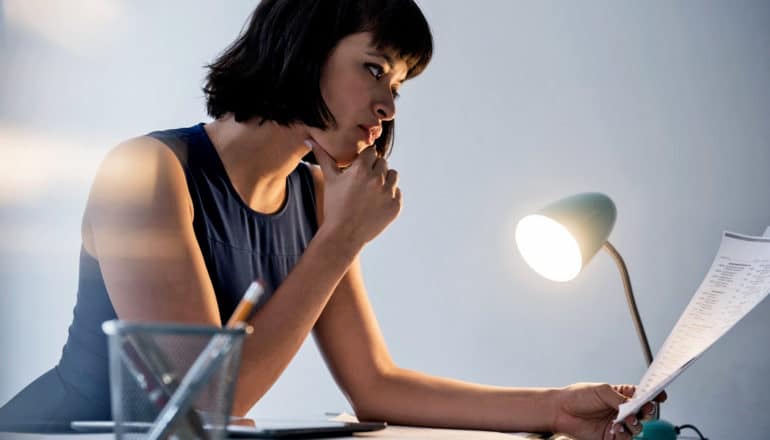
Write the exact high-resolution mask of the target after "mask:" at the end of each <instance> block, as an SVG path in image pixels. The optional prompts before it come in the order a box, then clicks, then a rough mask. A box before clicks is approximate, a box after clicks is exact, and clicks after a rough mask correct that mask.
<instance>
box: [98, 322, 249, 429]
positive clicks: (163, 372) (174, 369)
mask: <svg viewBox="0 0 770 440" xmlns="http://www.w3.org/2000/svg"><path fill="white" fill-rule="evenodd" d="M102 329H103V330H104V332H105V333H106V334H107V336H108V344H109V368H110V394H111V403H112V417H113V420H114V422H115V436H116V438H117V439H119V440H120V439H133V438H142V439H173V438H179V439H203V440H220V439H223V438H225V437H226V431H225V429H226V425H227V422H228V420H229V416H230V410H231V408H232V402H233V395H234V390H235V383H236V378H237V376H238V367H239V365H240V357H241V347H242V344H243V338H244V336H245V335H246V334H247V333H248V332H250V330H251V329H250V327H241V328H236V329H229V328H219V327H207V326H192V325H178V324H138V323H129V322H124V321H119V320H114V321H107V322H105V323H104V324H103V325H102Z"/></svg>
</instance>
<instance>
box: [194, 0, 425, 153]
mask: <svg viewBox="0 0 770 440" xmlns="http://www.w3.org/2000/svg"><path fill="white" fill-rule="evenodd" d="M358 32H370V33H371V34H372V40H373V41H372V44H373V45H374V46H376V47H377V48H379V49H381V50H387V51H391V52H392V53H393V54H394V55H395V56H397V57H398V58H399V59H402V60H404V61H405V62H406V64H407V68H408V70H407V78H414V77H415V76H417V75H419V74H420V73H421V72H422V71H423V70H424V69H425V67H427V65H428V63H429V62H430V59H431V56H432V54H433V37H432V36H431V32H430V28H429V26H428V22H427V21H426V20H425V17H424V16H423V14H422V12H421V11H420V9H419V7H418V6H417V5H416V4H415V3H414V1H413V0H262V2H260V3H259V5H258V6H257V8H256V9H255V10H254V12H253V13H252V15H251V18H250V20H249V23H248V25H247V26H246V28H245V29H244V30H243V31H242V32H241V34H240V36H239V37H238V38H237V39H236V40H235V41H234V42H233V43H232V44H231V45H230V46H229V47H228V48H227V49H225V51H224V52H223V53H222V54H221V55H220V56H219V57H218V58H217V59H216V60H215V61H214V62H213V63H211V64H209V65H208V66H207V67H208V74H207V76H206V81H205V84H204V86H203V92H204V95H205V97H206V109H207V111H208V114H209V115H210V116H211V117H213V118H220V117H222V116H224V115H225V114H227V113H232V114H233V116H234V118H235V120H236V121H238V122H245V121H248V120H250V119H253V118H258V119H259V120H260V122H265V121H274V122H276V123H278V124H280V125H290V124H292V123H298V122H299V123H303V124H305V125H307V126H310V127H317V128H320V129H322V130H326V129H328V128H329V127H334V126H335V125H336V121H335V120H334V116H333V115H332V114H331V111H330V110H329V108H328V107H327V106H326V103H325V102H324V100H323V97H322V96H321V87H320V81H321V72H322V69H323V66H324V64H325V62H326V60H327V59H328V57H329V55H330V54H331V52H332V50H333V49H334V47H335V46H336V45H337V43H339V41H340V40H341V39H343V38H345V37H347V36H348V35H351V34H355V33H358ZM382 125H383V133H382V135H381V136H380V137H379V138H378V139H377V140H376V141H375V146H376V149H377V152H378V153H379V154H380V156H382V157H387V156H388V155H389V154H390V150H391V147H392V144H393V134H394V133H393V132H394V127H395V125H394V123H393V121H383V122H382ZM306 159H307V160H308V161H310V162H315V161H314V158H313V157H312V153H311V154H310V155H308V156H307V157H306Z"/></svg>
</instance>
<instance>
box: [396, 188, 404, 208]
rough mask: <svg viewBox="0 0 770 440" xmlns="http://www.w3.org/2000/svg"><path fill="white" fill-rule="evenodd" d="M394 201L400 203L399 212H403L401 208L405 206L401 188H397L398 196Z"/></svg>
mask: <svg viewBox="0 0 770 440" xmlns="http://www.w3.org/2000/svg"><path fill="white" fill-rule="evenodd" d="M393 200H395V201H396V203H398V206H399V208H398V209H399V211H400V210H401V206H403V204H404V195H403V194H402V193H401V188H399V187H396V195H395V196H394V197H393Z"/></svg>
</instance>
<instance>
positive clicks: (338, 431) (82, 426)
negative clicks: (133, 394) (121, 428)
mask: <svg viewBox="0 0 770 440" xmlns="http://www.w3.org/2000/svg"><path fill="white" fill-rule="evenodd" d="M150 426H152V423H147V422H129V423H126V424H125V428H126V431H128V432H147V431H148V430H149V429H150ZM386 426H387V424H386V423H385V422H355V423H353V422H335V421H325V420H323V421H315V420H312V421H309V420H305V421H302V420H299V421H295V420H276V421H257V426H256V427H252V426H239V425H228V427H227V437H228V438H282V439H302V438H326V437H345V436H351V435H353V434H355V433H356V432H371V431H379V430H381V429H385V427H386ZM70 427H71V428H72V430H73V431H77V432H83V433H110V432H113V431H114V430H115V422H112V421H98V422H97V421H75V422H72V423H71V424H70Z"/></svg>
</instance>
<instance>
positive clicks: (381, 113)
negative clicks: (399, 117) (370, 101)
mask: <svg viewBox="0 0 770 440" xmlns="http://www.w3.org/2000/svg"><path fill="white" fill-rule="evenodd" d="M374 113H375V114H376V115H377V118H379V119H380V120H381V121H390V120H393V118H395V117H396V102H395V100H394V99H393V94H392V93H388V96H387V97H384V98H383V99H378V100H377V102H375V104H374Z"/></svg>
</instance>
